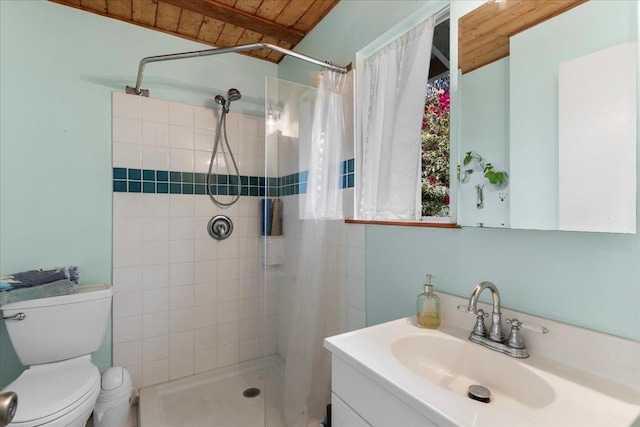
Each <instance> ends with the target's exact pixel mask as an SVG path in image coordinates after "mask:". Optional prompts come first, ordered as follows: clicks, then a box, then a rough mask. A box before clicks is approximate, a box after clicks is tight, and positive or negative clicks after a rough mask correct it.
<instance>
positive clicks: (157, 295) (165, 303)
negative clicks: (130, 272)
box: [142, 288, 169, 314]
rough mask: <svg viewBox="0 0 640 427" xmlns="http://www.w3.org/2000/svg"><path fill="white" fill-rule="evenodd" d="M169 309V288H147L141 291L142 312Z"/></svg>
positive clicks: (147, 312)
mask: <svg viewBox="0 0 640 427" xmlns="http://www.w3.org/2000/svg"><path fill="white" fill-rule="evenodd" d="M168 310H169V289H168V288H163V289H149V290H144V291H142V313H144V314H149V313H157V312H162V311H168Z"/></svg>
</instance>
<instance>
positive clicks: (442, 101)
mask: <svg viewBox="0 0 640 427" xmlns="http://www.w3.org/2000/svg"><path fill="white" fill-rule="evenodd" d="M449 110H450V109H449V77H448V76H447V77H443V78H441V79H438V80H436V81H434V82H431V83H430V84H429V87H428V89H427V97H426V102H425V107H424V116H423V119H422V216H443V217H446V216H449Z"/></svg>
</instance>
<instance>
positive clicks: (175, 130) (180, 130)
mask: <svg viewBox="0 0 640 427" xmlns="http://www.w3.org/2000/svg"><path fill="white" fill-rule="evenodd" d="M169 146H170V147H172V148H184V149H188V150H193V128H192V127H185V126H175V125H170V126H169Z"/></svg>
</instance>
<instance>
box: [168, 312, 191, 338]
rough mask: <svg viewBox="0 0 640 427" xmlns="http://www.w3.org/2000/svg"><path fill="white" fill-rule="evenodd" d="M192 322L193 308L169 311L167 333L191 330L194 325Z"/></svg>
mask: <svg viewBox="0 0 640 427" xmlns="http://www.w3.org/2000/svg"><path fill="white" fill-rule="evenodd" d="M193 320H194V310H193V308H185V309H181V310H171V312H170V313H169V331H171V333H176V332H185V331H188V330H192V329H193V324H194V322H193Z"/></svg>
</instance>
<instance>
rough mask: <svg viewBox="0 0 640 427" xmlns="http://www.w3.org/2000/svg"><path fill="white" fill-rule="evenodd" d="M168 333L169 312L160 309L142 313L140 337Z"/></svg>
mask: <svg viewBox="0 0 640 427" xmlns="http://www.w3.org/2000/svg"><path fill="white" fill-rule="evenodd" d="M159 335H167V336H168V335H169V312H168V311H161V312H158V313H149V314H144V315H142V337H143V338H151V337H156V336H159Z"/></svg>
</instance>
